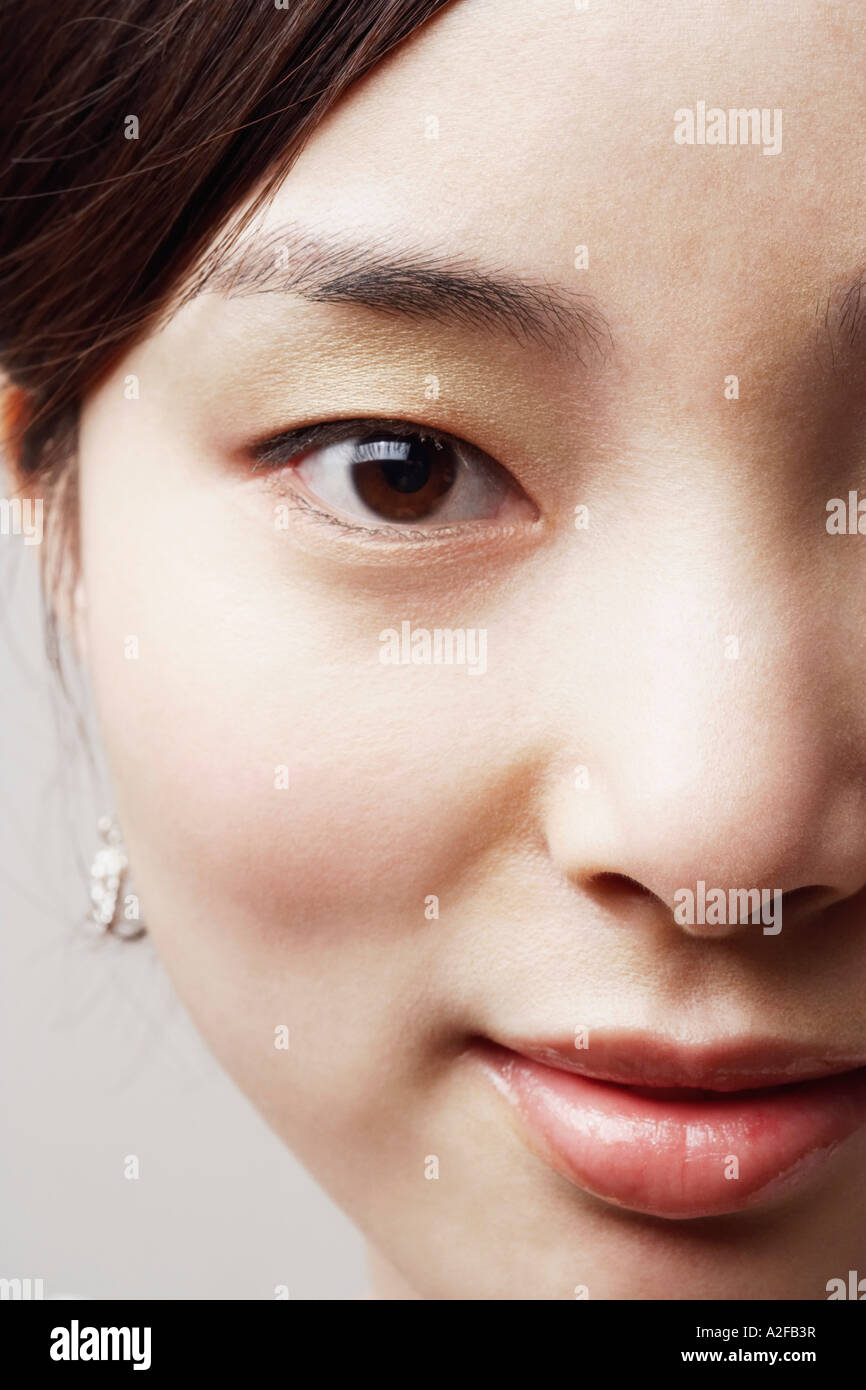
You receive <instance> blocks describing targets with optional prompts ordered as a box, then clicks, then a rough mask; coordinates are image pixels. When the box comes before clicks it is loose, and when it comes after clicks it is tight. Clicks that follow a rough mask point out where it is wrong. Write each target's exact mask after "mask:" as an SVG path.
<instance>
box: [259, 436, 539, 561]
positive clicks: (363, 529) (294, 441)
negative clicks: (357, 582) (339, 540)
mask: <svg viewBox="0 0 866 1390" xmlns="http://www.w3.org/2000/svg"><path fill="white" fill-rule="evenodd" d="M370 429H381V430H383V431H386V432H387V433H389V434H401V435H406V436H413V437H414V436H419V437H421V438H423V439H432V440H440V441H442V442H443V443H447V444H461V443H466V441H463V440H460V439H459V438H458V437H457V436H456V435H453V434H449V433H448V432H447V431H445V430H438V429H435V428H433V427H431V426H430V425H422V424H419V423H418V422H417V421H412V420H406V419H392V418H390V417H387V416H379V415H374V416H369V415H364V416H357V417H353V418H352V419H340V420H325V421H320V422H319V423H317V424H315V425H305V426H301V427H300V428H298V429H295V430H287V431H285V432H284V433H282V434H279V435H273V436H271V437H270V438H269V439H265V440H263V441H262V442H261V443H259V444H257V445H254V447H253V449H252V460H253V471H254V472H262V473H269V474H270V477H271V481H272V482H273V484H274V485H275V486H276V487H277V488H278V489H279V491H280V494H281V495H286V496H289V497H290V498H291V503H292V505H293V506H295V507H297V508H298V509H299V510H301V511H304V512H307V513H308V514H310V515H312V516H314V517H316V519H317V521H320V522H324V523H326V524H327V525H329V526H331V527H333V528H335V529H336V530H337V531H340V532H342V533H343V534H346V533H348V534H349V535H352V536H357V537H358V538H359V539H361V540H365V541H369V540H373V541H375V540H382V539H383V538H384V539H387V540H389V541H393V540H395V539H396V540H399V541H403V542H409V543H410V544H417V543H422V542H423V543H424V544H426V545H430V544H436V543H437V542H442V541H445V540H448V539H449V538H450V537H452V536H454V535H455V534H457V533H458V532H466V531H467V529H469V526H470V523H466V522H464V523H461V524H460V525H459V526H440V527H436V528H435V529H428V530H423V529H413V528H411V527H410V526H409V525H408V524H404V525H402V526H395V525H389V524H388V523H387V522H383V523H382V524H380V525H378V526H367V525H365V526H361V525H355V524H354V523H352V522H350V521H347V520H344V519H343V518H341V517H338V516H335V515H334V513H332V512H329V511H325V510H324V509H323V508H321V507H318V506H316V504H315V502H313V501H311V500H310V498H309V497H305V496H304V495H303V494H302V493H300V492H298V491H297V489H295V488H289V487H283V486H280V478H281V474H282V473H283V472H292V471H293V470H292V469H291V468H290V467H289V462H288V461H289V460H290V459H291V458H293V457H294V456H296V455H298V454H302V453H304V452H306V451H307V450H309V449H311V448H317V447H319V448H320V447H322V446H323V445H327V444H336V443H339V442H340V441H342V440H344V439H349V438H351V437H352V435H353V434H356V433H357V432H358V431H359V430H364V431H368V430H370ZM281 465H282V467H281ZM484 529H485V532H486V534H487V535H488V536H489V537H491V538H492V537H493V536H494V535H499V536H503V535H507V534H511V533H513V532H514V529H515V528H514V527H513V526H505V527H500V528H497V527H492V526H487V527H485V528H484Z"/></svg>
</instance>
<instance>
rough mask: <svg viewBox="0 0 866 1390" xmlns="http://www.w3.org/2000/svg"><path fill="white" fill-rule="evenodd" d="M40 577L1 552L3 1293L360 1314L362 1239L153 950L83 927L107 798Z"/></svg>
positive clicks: (30, 558)
mask: <svg viewBox="0 0 866 1390" xmlns="http://www.w3.org/2000/svg"><path fill="white" fill-rule="evenodd" d="M2 483H3V480H2V475H0V493H2V491H3V487H2ZM38 567H39V550H38V547H35V546H29V547H28V546H25V545H24V543H23V539H22V538H21V537H17V536H4V535H0V1277H5V1278H16V1277H17V1278H28V1277H29V1278H31V1279H36V1278H41V1279H43V1280H44V1281H45V1296H46V1298H52V1297H53V1298H57V1297H63V1296H73V1297H81V1298H171V1299H177V1298H230V1299H238V1298H267V1299H271V1298H273V1297H274V1286H275V1285H277V1284H285V1285H288V1289H289V1295H290V1297H291V1298H293V1299H295V1298H302V1299H351V1298H358V1297H363V1296H364V1293H365V1289H366V1271H365V1266H364V1260H363V1251H362V1243H361V1240H360V1237H359V1236H358V1234H357V1232H356V1231H355V1230H354V1228H353V1227H352V1226H351V1224H350V1223H349V1222H348V1220H347V1219H346V1218H345V1217H344V1216H343V1215H342V1213H341V1212H339V1211H338V1210H337V1209H336V1208H335V1206H334V1205H333V1203H332V1202H331V1201H330V1200H329V1199H328V1198H327V1197H326V1196H325V1195H324V1194H323V1193H322V1192H321V1191H320V1190H319V1189H318V1188H317V1187H316V1185H315V1184H314V1183H313V1181H312V1179H311V1178H310V1177H309V1176H308V1175H307V1174H306V1173H305V1171H304V1170H303V1169H302V1168H301V1167H300V1165H299V1164H298V1163H297V1162H296V1161H295V1159H294V1158H293V1157H292V1156H291V1155H290V1154H289V1153H288V1152H287V1151H286V1150H285V1149H284V1148H283V1147H282V1145H281V1144H280V1143H279V1141H278V1140H277V1139H276V1138H275V1137H274V1136H273V1135H272V1134H271V1133H270V1131H269V1130H268V1129H267V1128H266V1126H265V1125H264V1123H263V1121H261V1120H260V1119H259V1117H258V1116H257V1115H256V1114H255V1112H254V1111H253V1110H252V1108H251V1106H250V1105H249V1104H248V1103H247V1102H246V1100H244V1098H243V1097H242V1096H241V1095H240V1094H239V1093H238V1092H237V1090H236V1088H235V1087H234V1085H233V1084H232V1083H231V1082H230V1081H229V1080H228V1079H227V1078H226V1077H225V1076H224V1075H223V1073H222V1072H221V1071H220V1069H219V1068H218V1066H217V1064H216V1063H215V1062H214V1061H213V1060H212V1058H211V1057H210V1055H209V1053H208V1052H207V1051H206V1050H205V1047H204V1044H203V1043H202V1042H201V1041H200V1040H199V1038H198V1035H197V1034H196V1033H195V1031H194V1029H193V1027H192V1025H191V1023H190V1022H189V1020H188V1019H187V1016H186V1014H185V1012H184V1010H183V1007H182V1005H181V1004H180V1003H179V1002H178V1000H177V998H176V996H175V995H174V993H173V990H172V987H171V985H170V983H169V981H168V979H167V977H166V975H165V972H164V971H163V969H162V966H161V965H160V963H159V961H158V960H157V958H156V957H155V955H154V953H153V951H152V948H151V946H150V943H149V941H147V939H146V938H145V939H142V940H141V941H138V942H135V943H123V942H116V941H113V940H110V939H109V940H106V939H102V940H99V939H97V940H94V939H92V938H90V937H88V936H87V935H86V934H85V933H84V932H83V931H82V930H81V929H80V923H81V920H82V918H83V917H84V915H85V913H86V911H87V908H88V892H89V888H88V882H87V868H88V866H89V863H90V858H91V856H92V851H93V849H94V848H95V847H96V844H97V838H98V837H97V833H96V829H95V826H96V820H97V818H98V816H99V815H100V814H102V813H103V812H104V811H106V810H109V809H110V799H109V798H107V794H106V791H105V783H104V778H103V777H102V776H101V775H100V774H99V772H98V771H95V770H94V769H93V768H92V767H91V768H90V769H89V768H88V760H87V758H86V756H84V754H83V753H82V744H81V741H80V740H79V739H77V738H76V736H75V733H74V729H73V728H72V722H73V721H72V718H71V714H70V706H69V704H68V702H67V701H65V700H64V698H63V696H62V694H61V692H60V691H59V689H58V688H57V683H56V680H55V679H54V677H53V676H52V674H51V671H50V669H49V666H48V662H47V659H46V657H45V654H44V651H45V649H44V641H43V629H42V617H41V599H40V596H39V583H38ZM81 698H82V697H81V696H80V695H79V697H78V699H77V700H76V704H78V703H79V702H80V699H81ZM74 707H75V706H72V708H74ZM84 708H85V709H86V699H85V704H84ZM94 740H95V742H94V746H95V747H96V748H97V749H98V735H95V736H94ZM127 1154H136V1155H137V1156H138V1158H139V1163H140V1174H141V1176H140V1177H139V1179H138V1180H137V1181H131V1180H129V1179H126V1178H124V1176H123V1169H124V1158H125V1156H126V1155H127Z"/></svg>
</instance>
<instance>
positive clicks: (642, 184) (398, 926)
mask: <svg viewBox="0 0 866 1390" xmlns="http://www.w3.org/2000/svg"><path fill="white" fill-rule="evenodd" d="M864 102H866V25H864V22H863V17H862V14H861V13H860V12H859V7H857V6H850V7H847V6H818V7H817V8H814V9H812V10H811V11H810V12H809V14H808V22H805V21H804V18H803V15H802V13H801V11H800V9H799V7H798V6H797V5H795V4H794V3H793V0H790V3H789V0H779V3H773V4H764V5H760V6H754V5H747V4H739V3H725V4H722V5H717V6H710V5H699V4H696V3H694V0H677V3H673V4H664V5H661V4H659V5H652V6H650V7H649V8H648V7H647V6H646V5H636V4H633V3H628V4H618V5H614V6H610V5H602V4H596V3H595V0H590V4H589V6H588V8H585V9H584V8H582V7H581V6H579V5H575V4H574V3H566V0H530V3H528V4H527V3H525V0H523V3H521V2H520V0H458V2H457V3H454V4H451V5H447V6H445V7H444V8H443V9H442V10H441V11H440V12H439V13H438V14H436V15H434V17H433V18H432V19H431V20H430V21H429V22H428V23H427V24H425V25H423V26H422V27H421V28H420V29H419V30H417V31H416V32H415V33H413V34H412V35H411V36H410V37H409V38H408V39H407V40H406V41H405V42H403V43H402V44H400V45H398V46H397V47H396V48H395V49H394V51H393V52H392V53H390V54H389V55H388V56H387V57H386V58H385V59H384V60H383V61H382V62H380V63H378V64H377V65H375V66H374V67H373V68H372V69H371V71H369V72H368V73H366V74H365V75H364V76H363V77H362V78H361V79H360V80H359V81H358V82H356V83H355V84H354V85H352V86H351V87H350V88H349V90H348V91H347V92H346V93H345V95H343V96H342V98H341V99H340V100H339V101H337V102H336V104H335V105H334V106H333V108H332V109H331V110H330V111H329V113H328V115H327V116H326V118H325V119H324V120H323V122H322V123H321V124H320V125H319V126H318V127H317V128H316V130H315V131H314V133H313V135H312V137H311V138H310V140H309V141H308V143H307V144H306V145H305V146H304V148H303V150H302V152H301V154H300V156H299V158H298V159H297V161H296V162H295V163H294V165H293V167H292V168H291V169H290V171H289V172H288V174H287V175H286V177H285V178H284V179H283V180H282V182H281V183H280V185H279V187H278V188H277V190H276V192H275V193H274V194H273V196H270V197H269V198H268V199H267V200H266V202H265V203H264V204H263V205H262V206H261V207H260V208H257V210H256V211H255V215H254V216H252V217H251V218H250V219H243V214H244V210H245V209H244V207H243V206H241V207H237V208H236V209H235V210H234V213H235V215H236V216H237V218H238V219H239V226H240V227H241V230H240V232H239V234H238V235H237V237H236V238H235V239H234V241H233V242H232V243H231V244H230V245H228V244H227V247H226V249H224V250H223V251H221V253H220V256H219V257H216V258H211V259H210V260H209V261H208V260H207V258H202V261H201V265H202V266H205V264H207V272H206V273H201V274H199V275H197V276H196V275H192V274H190V275H189V276H187V277H186V278H185V279H184V281H183V282H182V283H178V284H177V285H176V286H175V292H174V294H173V297H172V300H171V303H170V304H169V305H168V307H167V310H166V312H165V313H164V314H163V316H162V318H161V319H160V320H159V322H158V323H156V324H155V325H152V326H150V327H149V328H148V330H147V332H146V334H145V335H144V336H142V337H139V338H138V339H137V340H136V341H134V342H132V343H131V344H125V345H124V347H123V351H122V353H120V354H119V355H118V356H117V358H116V360H115V361H114V362H113V363H112V364H111V367H110V370H108V371H107V373H106V374H104V375H103V377H102V378H101V379H100V380H99V382H98V383H97V384H96V385H95V386H94V388H93V389H92V390H91V391H89V392H88V394H87V396H86V399H85V400H84V401H83V404H82V409H81V414H80V424H79V430H78V448H77V470H78V504H79V518H80V533H79V536H78V544H79V547H80V551H79V554H80V582H79V588H78V596H77V598H78V607H77V618H76V630H77V639H76V640H77V643H78V649H79V654H80V657H81V660H82V663H83V665H84V666H85V668H86V670H87V672H88V673H89V677H90V679H91V681H92V685H93V689H94V692H95V699H96V706H97V710H98V716H99V722H100V728H101V732H102V735H103V737H104V741H105V749H106V754H107V761H108V765H109V767H110V770H111V776H112V780H113V786H114V791H115V794H116V800H117V813H118V817H119V821H120V823H121V824H122V826H123V832H124V840H125V845H126V850H127V853H128V855H129V860H130V863H131V865H132V866H133V869H134V874H135V883H136V891H137V893H138V894H139V895H140V899H141V904H142V912H143V915H144V916H145V917H146V921H147V928H148V931H149V933H150V935H151V936H152V938H153V941H154V943H155V947H156V950H157V952H158V954H159V956H160V957H161V959H162V961H163V962H164V965H165V967H166V969H167V972H168V974H169V976H170V977H171V979H172V981H173V982H174V984H175V986H176V988H177V990H178V992H179V994H180V996H181V998H182V1000H183V1001H184V1003H185V1005H186V1007H187V1008H188V1010H189V1012H190V1014H191V1016H192V1018H193V1020H194V1021H195V1023H196V1025H197V1027H198V1028H199V1030H200V1032H201V1034H202V1035H203V1037H204V1038H205V1040H206V1041H207V1043H208V1045H209V1047H210V1048H211V1049H212V1051H213V1053H214V1054H215V1055H216V1057H217V1058H218V1059H219V1061H220V1062H221V1064H222V1065H223V1067H224V1068H225V1069H226V1071H227V1072H228V1073H229V1075H230V1076H231V1077H232V1078H233V1079H234V1081H235V1082H236V1083H237V1085H238V1087H239V1088H240V1089H241V1091H242V1092H243V1093H244V1094H245V1095H246V1096H247V1097H248V1098H249V1099H250V1100H251V1101H252V1103H253V1104H254V1106H255V1107H256V1108H257V1109H258V1110H259V1111H260V1112H261V1114H262V1115H263V1116H264V1117H265V1119H266V1120H267V1122H268V1124H269V1125H270V1126H271V1128H272V1129H273V1130H274V1131H275V1133H276V1134H277V1135H278V1136H279V1137H280V1139H281V1140H283V1141H284V1143H285V1145H286V1146H287V1147H288V1148H290V1149H291V1150H292V1151H293V1152H294V1153H295V1154H297V1156H298V1157H299V1158H300V1160H301V1161H302V1163H303V1164H304V1165H305V1166H306V1167H307V1168H308V1169H309V1171H310V1172H311V1173H312V1175H313V1176H314V1178H315V1179H316V1180H317V1181H318V1182H320V1183H321V1184H322V1186H323V1187H324V1188H325V1189H326V1191H327V1192H328V1193H330V1195H331V1196H332V1197H333V1199H334V1200H335V1201H336V1202H337V1203H338V1204H339V1205H340V1206H341V1207H342V1208H343V1209H344V1210H345V1211H346V1212H347V1213H348V1215H349V1216H350V1217H351V1219H352V1220H353V1221H354V1222H355V1223H356V1224H357V1226H358V1227H359V1228H360V1230H361V1231H362V1232H363V1234H364V1236H365V1237H366V1239H367V1241H368V1242H369V1245H370V1250H371V1258H372V1267H373V1270H374V1276H375V1282H374V1288H375V1294H376V1296H379V1297H384V1298H412V1297H415V1298H427V1299H451V1298H455V1299H512V1298H521V1299H574V1298H575V1296H577V1297H582V1296H589V1297H590V1298H593V1299H614V1298H626V1299H641V1298H659V1297H661V1298H676V1299H686V1298H709V1297H719V1298H732V1299H757V1298H769V1297H784V1298H795V1299H811V1298H823V1297H826V1294H825V1289H826V1286H827V1281H828V1280H830V1279H832V1278H833V1277H834V1276H836V1275H839V1274H845V1272H846V1271H848V1270H849V1268H853V1267H855V1266H856V1262H857V1256H858V1252H859V1253H860V1255H861V1263H862V1246H863V1236H864V1232H866V1189H864V1184H863V1181H862V1177H863V1171H864V1165H866V1124H864V1122H866V1079H864V1078H866V1071H864V1070H860V1069H861V1068H863V1067H864V1064H866V1013H864V1009H863V995H864V985H866V931H864V922H863V909H864V901H866V704H864V701H863V677H862V672H863V669H864V663H866V637H864V633H866V550H864V549H863V547H864V545H866V542H864V541H863V539H862V537H861V536H860V534H859V533H858V529H857V518H858V512H857V498H856V497H853V498H851V497H849V494H856V493H857V489H858V487H859V486H861V483H862V474H863V459H864V456H866V455H864V448H866V408H864V401H866V395H864V388H866V353H864V343H866V338H864V336H863V334H862V332H861V319H860V315H861V313H863V314H866V301H864V307H863V309H862V310H861V305H860V285H861V282H862V284H864V285H866V253H864V227H866V185H864V182H863V178H862V161H861V160H860V158H859V155H858V150H859V141H858V136H857V131H858V130H859V129H860V121H861V120H862V111H863V109H864ZM740 108H757V115H756V117H755V123H754V128H752V123H751V118H750V117H748V112H747V111H745V110H744V111H742V112H741V115H742V116H743V121H742V125H741V124H740V122H739V118H736V117H735V115H734V114H732V113H736V112H737V111H739V109H740ZM714 113H715V114H714ZM747 128H748V129H749V131H750V133H751V138H746V135H745V133H744V132H745V131H746V129H747ZM214 245H216V238H215V239H214ZM864 495H866V488H864ZM832 499H842V501H841V502H840V503H839V508H841V511H840V510H839V509H837V508H833V507H828V504H830V503H831V501H832ZM843 504H844V505H843ZM841 515H844V523H841V522H839V516H841ZM852 516H853V524H850V523H851V517H852ZM863 526H864V529H866V521H864V523H863ZM852 531H853V534H851V532H852ZM756 903H759V904H760V909H759V910H758V909H757V908H755V904H756ZM746 904H748V906H749V910H748V911H747V910H746ZM126 949H128V950H135V949H136V947H134V946H133V945H129V946H128V947H127V948H126Z"/></svg>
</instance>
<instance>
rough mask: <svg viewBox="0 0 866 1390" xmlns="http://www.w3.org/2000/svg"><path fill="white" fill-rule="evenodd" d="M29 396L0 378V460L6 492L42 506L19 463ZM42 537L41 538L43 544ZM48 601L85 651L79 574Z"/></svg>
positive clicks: (39, 491) (37, 485)
mask: <svg viewBox="0 0 866 1390" xmlns="http://www.w3.org/2000/svg"><path fill="white" fill-rule="evenodd" d="M32 411H33V398H32V396H31V395H30V393H29V392H28V391H26V390H25V389H24V388H23V387H21V386H15V385H14V384H13V383H12V382H10V381H9V380H8V378H4V379H0V463H2V465H3V470H4V471H5V473H6V477H7V479H8V482H7V487H8V491H9V493H10V494H11V495H12V496H14V497H18V498H21V499H22V501H23V500H24V499H25V498H28V499H30V500H31V501H32V502H33V503H34V504H35V503H36V502H37V501H38V502H39V505H40V507H42V506H43V505H44V497H43V492H44V489H43V485H42V482H41V480H40V479H39V478H38V477H34V476H33V475H31V474H27V473H25V472H24V470H23V468H22V464H21V446H22V441H23V439H24V434H25V432H26V429H27V426H28V424H29V422H30V419H31V417H32ZM44 540H45V538H43V543H44ZM42 573H43V582H46V581H47V579H48V571H47V567H46V566H45V565H44V564H43V566H42ZM47 598H48V601H49V602H50V603H52V605H53V607H54V611H55V614H56V618H57V621H58V624H59V626H60V628H61V630H62V631H64V632H66V633H67V634H68V636H69V637H70V639H71V641H72V644H73V647H74V648H75V650H76V651H77V653H78V655H79V657H86V654H87V625H86V621H85V618H86V609H87V605H86V597H85V591H84V585H83V582H82V580H81V578H80V576H79V577H78V578H77V579H76V581H75V584H74V587H73V588H72V591H71V592H70V591H69V590H68V589H67V588H66V586H65V585H63V584H62V583H61V585H60V589H59V591H58V592H57V593H52V594H49V595H48V596H47Z"/></svg>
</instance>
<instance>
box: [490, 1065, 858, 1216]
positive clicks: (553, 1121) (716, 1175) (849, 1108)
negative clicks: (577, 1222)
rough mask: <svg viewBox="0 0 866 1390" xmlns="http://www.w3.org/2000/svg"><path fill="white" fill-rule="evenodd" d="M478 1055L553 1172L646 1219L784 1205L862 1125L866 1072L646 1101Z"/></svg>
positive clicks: (638, 1094)
mask: <svg viewBox="0 0 866 1390" xmlns="http://www.w3.org/2000/svg"><path fill="white" fill-rule="evenodd" d="M476 1055H477V1057H478V1059H479V1060H480V1061H481V1064H482V1066H483V1068H484V1070H485V1071H486V1072H487V1074H488V1076H489V1077H490V1079H491V1080H492V1081H493V1082H494V1084H495V1086H496V1088H497V1090H499V1091H500V1093H501V1094H502V1095H504V1096H505V1097H506V1099H507V1100H508V1101H509V1102H510V1103H511V1105H512V1106H513V1108H514V1111H515V1113H516V1115H517V1117H518V1124H519V1128H520V1129H521V1130H522V1131H523V1132H524V1134H525V1137H526V1140H527V1141H528V1143H529V1146H530V1147H531V1148H532V1149H533V1150H535V1151H536V1152H537V1153H539V1154H540V1155H541V1156H542V1157H543V1158H545V1159H546V1161H547V1162H548V1163H550V1165H551V1167H553V1168H554V1169H556V1171H557V1172H559V1173H560V1174H561V1175H562V1176H563V1177H565V1178H568V1179H569V1181H570V1182H573V1183H576V1184H577V1186H578V1187H581V1188H583V1189H584V1190H585V1191H587V1192H591V1193H593V1194H594V1195H595V1196H597V1197H601V1198H603V1199H604V1200H605V1201H607V1202H611V1203H613V1204H615V1205H616V1206H621V1207H627V1208H628V1209H629V1210H631V1211H636V1212H644V1213H646V1214H648V1215H651V1216H661V1217H667V1218H669V1219H676V1218H680V1219H682V1218H689V1217H691V1218H694V1217H701V1216H721V1215H724V1214H726V1213H729V1212H735V1211H742V1210H743V1209H745V1208H746V1207H752V1206H755V1205H757V1204H759V1203H762V1202H767V1201H772V1200H774V1199H776V1198H777V1197H781V1196H787V1195H788V1194H789V1193H790V1192H791V1191H792V1190H795V1189H796V1188H797V1187H798V1186H799V1185H800V1184H801V1183H802V1182H804V1181H805V1180H806V1179H807V1177H809V1176H810V1175H811V1173H812V1172H813V1171H814V1169H815V1167H816V1166H817V1165H818V1164H820V1163H821V1162H822V1161H823V1160H824V1159H825V1158H826V1157H827V1156H828V1155H829V1154H830V1153H831V1152H832V1151H833V1150H834V1149H835V1148H836V1147H837V1146H838V1145H839V1144H840V1143H841V1142H842V1141H843V1140H844V1139H847V1138H848V1137H849V1136H850V1135H852V1134H853V1133H854V1132H855V1131H856V1130H857V1129H859V1128H860V1127H861V1126H862V1125H863V1124H864V1123H866V1068H861V1069H860V1070H858V1071H851V1072H845V1073H844V1074H842V1075H840V1076H830V1077H825V1078H823V1079H821V1080H818V1081H806V1082H800V1083H798V1084H796V1085H789V1086H777V1087H772V1088H768V1089H765V1090H743V1091H725V1092H719V1093H717V1094H716V1095H709V1094H698V1096H697V1097H696V1098H695V1099H688V1100H678V1099H671V1098H670V1096H671V1091H670V1089H668V1090H665V1091H664V1092H661V1091H660V1093H659V1094H660V1096H661V1097H663V1098H660V1099H656V1098H655V1097H653V1096H652V1095H648V1094H647V1088H642V1089H641V1090H640V1091H635V1090H630V1089H628V1088H627V1087H626V1086H620V1085H615V1084H613V1083H611V1082H607V1081H596V1080H593V1079H590V1078H589V1077H586V1076H580V1075H577V1074H576V1073H574V1072H566V1071H560V1070H557V1069H556V1068H554V1067H549V1066H545V1065H544V1063H542V1062H537V1061H533V1060H531V1059H529V1058H527V1057H524V1056H522V1055H519V1054H518V1053H515V1052H511V1051H510V1050H508V1049H507V1048H502V1047H498V1046H494V1045H492V1044H491V1045H485V1046H483V1047H482V1048H481V1049H480V1051H479V1052H478V1053H477V1054H476ZM691 1094H692V1095H694V1094H695V1093H694V1092H692V1093H691Z"/></svg>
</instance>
